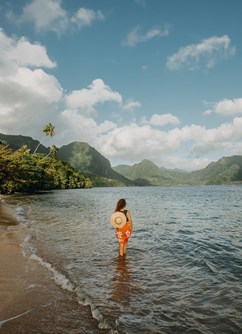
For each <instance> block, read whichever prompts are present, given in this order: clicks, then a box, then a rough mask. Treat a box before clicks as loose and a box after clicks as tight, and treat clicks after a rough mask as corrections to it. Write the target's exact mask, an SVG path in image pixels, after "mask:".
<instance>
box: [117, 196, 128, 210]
mask: <svg viewBox="0 0 242 334" xmlns="http://www.w3.org/2000/svg"><path fill="white" fill-rule="evenodd" d="M125 207H126V201H125V199H124V198H121V199H120V200H119V201H118V203H117V205H116V209H115V212H116V211H120V210H121V209H123V208H125Z"/></svg>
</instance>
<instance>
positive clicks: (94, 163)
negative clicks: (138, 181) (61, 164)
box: [58, 142, 133, 185]
mask: <svg viewBox="0 0 242 334" xmlns="http://www.w3.org/2000/svg"><path fill="white" fill-rule="evenodd" d="M58 156H59V157H60V159H61V160H63V161H65V162H69V163H70V164H71V165H72V166H73V167H74V168H75V169H76V170H78V171H80V172H82V173H84V174H87V175H89V176H90V177H91V179H92V180H93V178H92V176H99V177H101V178H105V179H107V180H109V181H108V182H109V183H110V182H111V183H113V182H114V180H115V181H118V183H114V185H133V182H132V181H131V180H129V179H126V178H125V177H124V176H123V175H120V174H118V173H117V172H116V171H114V170H113V169H112V167H111V164H110V161H109V160H108V159H106V158H105V157H104V156H102V155H101V154H100V153H99V152H98V151H97V150H96V149H95V148H93V147H91V146H90V145H89V144H87V143H82V142H73V143H70V144H69V145H64V146H62V147H61V148H60V149H59V150H58ZM107 180H106V181H107ZM112 180H113V181H112ZM103 181H104V180H103Z"/></svg>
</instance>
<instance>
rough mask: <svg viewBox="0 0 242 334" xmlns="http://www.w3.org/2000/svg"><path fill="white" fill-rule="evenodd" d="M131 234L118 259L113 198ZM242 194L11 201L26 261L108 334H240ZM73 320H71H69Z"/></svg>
mask: <svg viewBox="0 0 242 334" xmlns="http://www.w3.org/2000/svg"><path fill="white" fill-rule="evenodd" d="M121 197H125V198H126V200H127V208H128V209H129V210H130V211H131V215H132V218H133V223H134V233H133V235H132V238H131V239H130V242H129V245H128V251H127V255H126V257H125V258H123V259H120V258H119V256H118V242H117V241H116V239H115V237H114V235H115V231H114V229H113V227H112V226H111V225H110V223H109V219H110V216H111V214H112V212H113V211H114V208H115V205H116V202H117V200H118V199H119V198H121ZM241 198H242V186H191V187H190V186H189V187H139V188H138V187H137V188H136V187H134V188H133V187H131V188H96V189H90V190H65V191H56V192H52V193H47V194H42V195H32V196H19V195H18V196H14V197H10V198H9V199H8V201H9V203H10V204H11V205H12V206H14V207H16V208H17V211H18V216H19V219H20V220H21V221H22V224H23V225H24V226H25V228H26V233H27V234H28V235H29V237H28V238H26V241H25V243H24V245H23V246H24V250H25V252H26V254H27V255H28V256H31V257H32V258H33V259H35V260H37V261H39V262H40V263H41V264H42V265H44V266H46V267H48V269H49V270H51V271H52V273H53V277H54V278H55V280H56V283H57V284H61V285H62V287H63V288H65V289H68V290H70V291H72V292H73V293H74V294H76V296H77V298H78V300H79V302H80V303H81V304H84V305H87V307H90V311H91V312H92V316H93V317H94V318H96V319H97V321H98V325H99V328H103V329H105V330H106V331H107V333H108V332H110V333H132V334H135V333H165V334H169V333H172V334H176V333H194V334H196V333H206V334H207V333H216V334H217V333H220V334H222V333H242V321H241V318H242V317H241V314H242V207H241ZM72 321H73V319H72Z"/></svg>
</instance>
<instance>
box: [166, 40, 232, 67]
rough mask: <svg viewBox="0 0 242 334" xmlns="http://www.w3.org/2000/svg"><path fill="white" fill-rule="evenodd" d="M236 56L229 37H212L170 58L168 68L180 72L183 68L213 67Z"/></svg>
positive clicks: (185, 48)
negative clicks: (229, 57)
mask: <svg viewBox="0 0 242 334" xmlns="http://www.w3.org/2000/svg"><path fill="white" fill-rule="evenodd" d="M234 54H235V47H233V46H231V40H230V38H229V37H228V36H227V35H224V36H222V37H216V36H213V37H210V38H208V39H204V40H203V41H201V42H200V43H199V44H191V45H188V46H185V47H182V48H180V49H179V50H178V52H177V53H175V54H173V55H172V56H170V57H168V59H167V63H166V66H167V67H168V68H169V69H170V70H179V69H181V68H183V67H187V68H189V69H192V70H193V69H197V68H200V67H201V66H205V67H207V68H211V67H213V66H214V65H215V64H216V63H217V61H219V60H220V59H225V58H227V57H228V56H231V55H234Z"/></svg>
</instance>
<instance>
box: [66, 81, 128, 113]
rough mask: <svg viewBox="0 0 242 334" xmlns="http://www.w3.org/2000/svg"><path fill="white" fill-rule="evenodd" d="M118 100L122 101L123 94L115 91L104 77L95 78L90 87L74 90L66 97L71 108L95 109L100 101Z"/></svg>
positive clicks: (117, 101)
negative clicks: (106, 82)
mask: <svg viewBox="0 0 242 334" xmlns="http://www.w3.org/2000/svg"><path fill="white" fill-rule="evenodd" d="M104 102H116V103H118V104H121V103H122V96H121V95H120V94H119V93H118V92H116V91H113V90H112V89H111V88H110V87H109V86H108V85H106V84H105V83H104V82H103V80H102V79H96V80H93V82H92V83H91V85H89V86H88V88H83V89H81V90H74V91H72V92H71V93H70V94H69V95H67V97H66V104H67V107H68V108H71V109H73V108H74V109H78V108H79V109H84V110H85V109H86V108H91V109H93V108H94V106H95V105H96V104H98V103H104Z"/></svg>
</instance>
